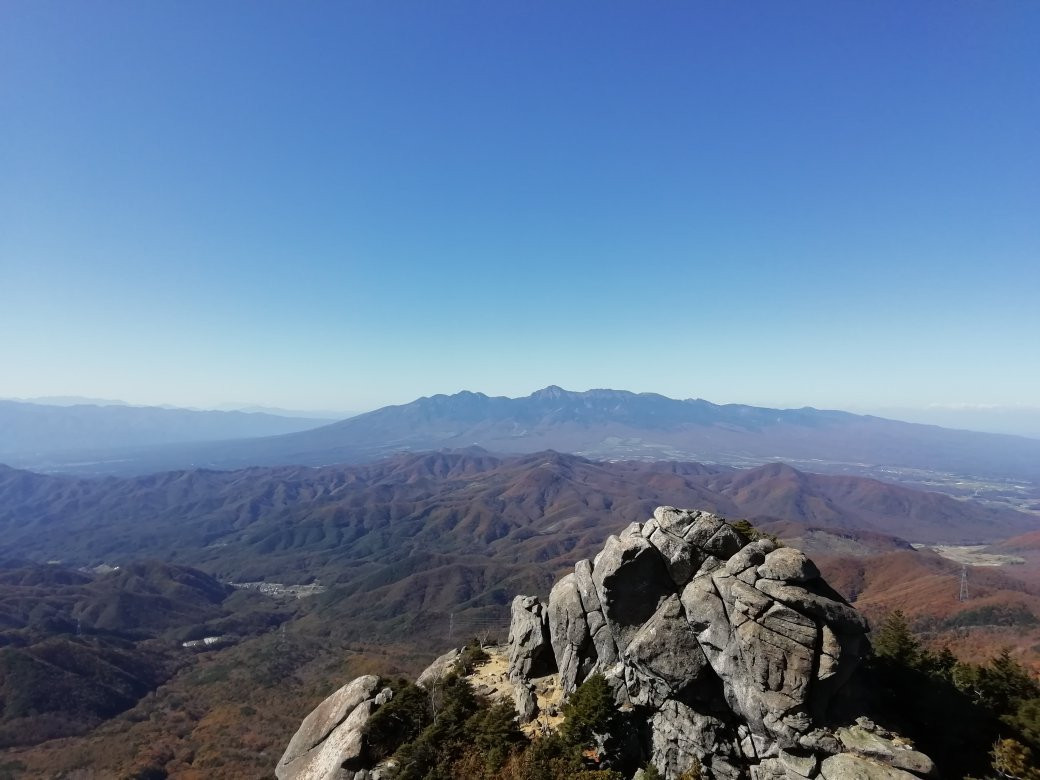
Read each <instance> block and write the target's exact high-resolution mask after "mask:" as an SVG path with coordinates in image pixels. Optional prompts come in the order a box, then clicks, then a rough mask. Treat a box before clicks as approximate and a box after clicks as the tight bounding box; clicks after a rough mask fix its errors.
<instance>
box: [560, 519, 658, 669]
mask: <svg viewBox="0 0 1040 780" xmlns="http://www.w3.org/2000/svg"><path fill="white" fill-rule="evenodd" d="M592 581H593V582H594V583H595V585H596V593H597V594H598V595H599V600H600V604H602V605H603V617H604V618H605V619H606V622H607V626H608V627H609V628H610V633H611V634H612V635H613V637H614V643H615V645H617V648H618V650H619V651H622V652H623V651H624V649H625V648H626V647H628V643H629V642H630V641H631V640H632V637H633V636H635V634H636V633H637V632H638V631H639V629H640V627H641V626H642V625H643V623H645V622H646V621H647V620H649V619H650V616H651V615H653V614H654V612H656V611H657V608H658V607H659V606H660V605H661V602H662V601H664V599H666V598H667V597H668V596H670V595H672V594H673V593H674V592H675V584H674V583H673V582H672V578H671V576H670V575H669V574H668V569H667V567H666V566H665V562H664V559H663V558H662V557H661V554H660V553H659V552H658V551H657V548H656V547H654V546H653V545H652V544H651V543H650V542H648V541H647V540H646V539H644V538H643V537H642V536H641V535H640V534H639V532H638V531H634V529H632V528H631V527H630V528H629V529H627V530H626V532H625V533H623V534H622V535H621V536H620V537H618V536H611V537H610V538H608V539H607V543H606V545H605V546H604V548H603V551H602V552H601V553H600V554H599V555H597V556H596V561H595V564H594V565H593V569H592ZM550 601H551V598H550Z"/></svg>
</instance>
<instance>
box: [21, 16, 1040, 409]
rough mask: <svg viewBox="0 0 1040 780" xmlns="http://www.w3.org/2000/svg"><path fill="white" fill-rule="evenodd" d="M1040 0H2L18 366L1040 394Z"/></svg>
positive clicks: (659, 388) (244, 376)
mask: <svg viewBox="0 0 1040 780" xmlns="http://www.w3.org/2000/svg"><path fill="white" fill-rule="evenodd" d="M1038 40H1040V4H1037V3H1031V2H1019V3H1014V2H948V3H934V2H913V1H911V2H905V1H903V0H900V2H879V3H863V2H840V1H839V2H834V1H833V0H828V2H813V3H810V2H793V3H773V2H746V3H731V2H725V3H723V2H717V3H716V2H650V3H632V2H627V3H621V2H605V1H604V0H598V1H597V2H587V3H581V2H565V3H560V2H532V1H530V0H525V1H524V2H511V1H509V0H503V2H492V3H488V2H474V3H460V2H445V1H439V2H436V3H430V2H385V1H380V2H336V3H327V4H326V3H307V4H296V3H292V4H290V3H275V2H241V3H237V2H177V3H174V2H152V3H134V2H121V3H112V2H92V3H69V2H63V3H56V2H41V1H40V0H32V1H31V2H22V1H21V0H7V2H5V3H3V4H0V328H2V332H3V334H4V338H3V340H2V342H0V396H37V395H68V394H79V395H89V396H100V397H115V398H122V399H125V400H128V401H131V402H138V403H174V404H182V405H210V404H216V403H219V402H222V401H230V400H234V401H249V402H254V403H264V404H270V405H277V406H283V407H291V408H338V409H366V408H372V407H375V406H379V405H382V404H384V403H398V402H404V401H408V400H411V399H412V398H415V397H417V396H420V395H427V394H432V393H437V392H454V391H457V390H459V389H462V388H466V389H472V390H483V391H484V392H488V393H492V394H506V395H520V394H527V393H529V392H531V391H532V390H534V389H536V388H538V387H542V386H545V385H548V384H559V385H562V386H564V387H568V388H572V389H586V388H589V387H604V386H606V387H616V388H625V389H631V390H640V391H644V390H646V391H656V392H661V393H665V394H667V395H671V396H676V397H703V398H707V399H709V400H712V401H716V402H744V403H755V404H762V405H780V406H801V405H807V404H808V405H814V406H821V407H838V408H854V409H865V408H881V407H925V406H928V405H930V404H985V405H997V406H1003V405H1034V406H1035V405H1040V354H1038V353H1040V295H1038V293H1040V47H1037V45H1036V42H1037V41H1038Z"/></svg>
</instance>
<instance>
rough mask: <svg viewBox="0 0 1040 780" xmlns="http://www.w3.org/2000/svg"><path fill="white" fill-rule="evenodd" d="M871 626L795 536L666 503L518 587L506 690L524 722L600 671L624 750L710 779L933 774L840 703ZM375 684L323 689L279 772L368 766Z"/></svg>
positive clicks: (908, 779) (350, 773)
mask: <svg viewBox="0 0 1040 780" xmlns="http://www.w3.org/2000/svg"><path fill="white" fill-rule="evenodd" d="M866 633H867V624H866V621H865V620H864V619H863V618H862V616H860V614H859V613H858V612H857V611H856V610H855V609H854V608H852V607H851V606H850V605H849V604H848V603H847V602H846V601H845V600H844V599H843V598H842V597H841V596H840V595H838V594H837V593H836V592H835V591H834V590H833V589H831V588H830V587H829V586H828V585H827V584H826V583H825V582H824V581H823V580H822V579H821V578H820V573H819V570H818V569H817V568H816V566H815V565H814V564H813V563H812V561H810V560H809V559H808V558H806V557H805V555H803V554H802V553H801V552H799V551H798V550H794V549H791V548H787V547H782V546H779V545H778V544H777V543H776V542H773V541H770V540H769V539H757V540H755V541H748V540H747V539H745V538H744V537H742V536H741V535H740V534H739V533H738V532H737V531H736V530H735V529H734V528H733V526H731V525H730V524H729V523H727V522H726V521H725V520H724V519H723V518H721V517H718V516H716V515H714V514H711V513H708V512H702V511H689V510H681V509H675V508H672V507H660V508H658V509H657V510H656V511H655V512H654V516H653V518H651V519H649V520H647V521H646V522H645V523H633V524H632V525H630V526H629V527H628V528H626V529H625V530H624V531H623V532H622V533H620V534H618V535H617V536H611V537H610V538H609V539H608V540H607V542H606V543H605V545H604V547H603V550H602V551H601V552H600V553H599V554H598V555H597V556H596V557H595V559H594V560H593V561H588V560H582V561H578V563H577V564H576V565H575V567H574V571H573V572H571V573H568V574H567V575H566V576H564V577H563V578H561V579H560V580H559V581H558V582H557V583H556V585H555V586H554V587H553V588H552V590H551V592H550V594H549V597H548V600H547V601H545V602H544V603H543V602H542V601H540V600H539V599H537V598H535V597H532V596H517V597H516V598H515V599H514V600H513V603H512V620H511V625H510V631H509V644H508V647H507V648H506V650H505V652H506V654H507V655H508V666H506V663H505V660H504V659H503V660H502V661H500V662H499V663H501V664H502V665H501V666H500V667H499V669H503V668H505V669H507V670H508V671H507V672H505V673H503V672H502V671H499V672H496V674H497V675H498V676H497V677H496V680H498V681H499V682H496V683H495V686H496V695H501V696H507V697H508V696H511V697H512V699H513V701H514V704H515V706H516V709H517V712H518V716H519V719H520V721H521V722H524V723H526V722H529V721H531V720H532V719H534V718H535V717H536V716H539V715H540V713H539V703H541V705H542V707H543V708H548V710H547V713H546V715H547V716H554V717H558V706H559V699H558V698H557V699H556V701H555V703H550V701H549V700H547V699H546V698H545V697H544V696H542V695H541V694H542V693H544V692H545V691H546V690H547V689H548V688H547V685H546V681H547V680H551V681H552V685H551V688H552V689H553V690H555V691H557V692H558V693H559V692H560V691H562V693H563V694H564V695H567V694H570V693H572V692H573V691H574V690H575V689H576V688H577V687H578V686H579V685H581V683H582V682H583V681H584V680H586V679H588V677H589V676H590V675H592V674H595V673H601V674H602V675H603V676H604V678H605V679H606V680H607V681H608V683H609V685H610V686H611V688H612V689H613V691H614V698H615V701H616V702H617V704H618V706H619V708H620V709H622V710H623V711H625V712H626V713H627V715H628V717H629V718H630V720H631V723H632V726H633V727H632V729H631V733H630V734H629V735H628V737H629V739H628V740H627V742H626V747H625V748H624V750H626V751H627V750H634V751H635V752H636V753H638V755H633V756H631V757H630V758H632V761H630V762H629V763H631V764H633V765H638V764H640V763H645V762H646V761H647V760H649V761H650V762H652V763H653V764H654V765H655V766H656V767H657V769H658V770H660V771H661V772H662V773H663V774H664V776H665V777H666V778H668V779H669V780H674V779H675V778H677V777H679V775H681V774H682V773H683V772H685V771H687V770H689V769H691V768H693V767H694V766H699V767H700V768H701V776H702V777H704V778H706V779H707V780H710V778H720V779H724V780H781V778H783V779H784V780H849V779H851V778H856V779H857V780H913V778H928V777H932V776H934V773H935V768H934V766H933V764H932V762H931V760H930V759H929V758H928V757H927V756H925V755H924V754H922V753H920V752H918V751H916V750H913V748H912V747H911V746H909V745H908V744H906V743H905V741H904V740H901V739H900V738H899V737H898V736H897V735H894V734H892V733H891V732H888V731H886V730H885V729H883V728H881V727H879V726H876V725H875V724H873V723H871V722H870V721H868V720H866V719H865V718H859V719H858V720H857V721H856V722H854V723H852V722H851V721H850V722H839V720H840V719H838V718H836V717H835V715H836V713H834V712H833V711H832V710H834V704H835V702H836V701H838V697H837V694H838V693H839V692H840V691H842V690H843V688H845V686H846V685H847V683H848V682H849V680H850V677H851V675H852V674H853V672H854V671H855V669H856V667H857V665H858V664H859V662H860V660H861V658H862V657H863V655H864V654H865V652H866V651H867V650H868V647H869V646H868V644H867V639H866ZM458 657H459V651H457V650H456V651H452V652H450V653H447V654H445V655H444V656H441V657H440V658H438V659H437V660H436V661H435V662H434V663H433V664H431V666H430V667H429V668H428V669H427V670H426V671H425V672H423V674H422V675H421V676H420V678H419V681H418V682H419V684H421V685H424V686H427V687H428V686H429V685H430V684H432V683H435V682H436V681H437V680H439V679H442V678H443V677H444V676H445V675H446V674H448V673H450V672H451V671H452V670H453V669H455V668H457V666H456V661H457V660H458ZM499 657H500V658H502V656H501V655H500V656H499ZM378 687H379V685H378V681H377V680H376V678H373V677H362V678H358V680H355V681H354V682H352V683H351V684H350V685H348V686H345V687H344V688H342V689H341V690H340V691H337V692H336V693H335V694H333V696H331V697H329V699H327V700H326V701H325V702H323V703H322V704H321V705H320V706H319V707H318V708H317V709H316V710H315V711H314V712H312V713H311V714H310V715H309V716H308V717H307V719H306V720H305V721H304V723H303V725H302V726H301V727H300V731H299V732H298V733H297V734H296V736H295V737H293V740H292V742H291V743H290V745H289V747H288V749H287V750H286V752H285V755H284V756H283V757H282V761H281V762H279V765H278V777H279V778H281V780H286V779H287V778H292V780H297V778H299V779H300V780H303V779H304V778H314V779H315V780H317V779H318V778H323V779H324V778H328V779H329V780H331V779H332V778H337V779H339V778H347V780H362V778H365V777H368V775H364V774H358V772H362V771H364V768H362V767H360V766H359V765H358V756H359V755H361V753H362V752H363V751H362V744H361V742H362V736H361V735H362V732H361V727H362V726H363V724H364V722H365V720H366V719H367V718H368V717H369V715H370V714H371V712H373V711H374V710H375V708H377V707H378V706H379V704H380V703H381V701H380V696H383V697H385V696H386V695H388V693H389V692H388V691H387V692H384V693H381V694H377V693H376V689H377V688H378ZM841 698H842V699H843V700H847V699H848V698H849V697H846V696H843V697H841ZM539 722H540V723H541V722H542V719H541V718H539ZM546 722H548V721H546Z"/></svg>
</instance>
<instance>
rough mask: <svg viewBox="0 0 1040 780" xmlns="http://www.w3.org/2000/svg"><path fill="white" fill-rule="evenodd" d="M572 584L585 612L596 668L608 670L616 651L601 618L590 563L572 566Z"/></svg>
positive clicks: (597, 594) (608, 630)
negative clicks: (575, 587)
mask: <svg viewBox="0 0 1040 780" xmlns="http://www.w3.org/2000/svg"><path fill="white" fill-rule="evenodd" d="M574 583H575V584H576V585H577V586H578V596H579V598H580V599H581V608H582V609H583V610H585V622H586V623H587V624H588V626H589V635H590V636H591V637H592V646H593V649H594V650H595V652H596V667H597V668H598V669H601V670H602V669H609V668H610V667H611V666H612V665H613V664H614V663H615V662H616V661H617V660H618V650H617V645H616V644H615V642H614V635H613V634H612V633H611V631H610V627H609V626H608V625H607V619H606V618H605V617H603V605H602V604H601V603H600V600H599V593H598V592H597V591H596V583H595V582H594V581H593V579H592V563H591V562H590V561H587V560H581V561H578V562H577V563H576V564H574Z"/></svg>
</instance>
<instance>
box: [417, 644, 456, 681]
mask: <svg viewBox="0 0 1040 780" xmlns="http://www.w3.org/2000/svg"><path fill="white" fill-rule="evenodd" d="M461 656H462V651H461V650H459V649H458V648H455V649H454V650H449V651H448V652H446V653H445V654H444V655H442V656H439V657H438V658H437V659H435V660H434V662H433V663H432V664H430V665H429V666H427V667H426V668H425V669H424V670H423V672H422V674H420V675H419V677H418V679H417V680H416V681H415V684H416V685H421V686H422V687H423V688H429V687H430V686H431V685H433V684H435V683H438V682H440V681H441V680H443V679H444V678H445V677H447V676H448V675H449V674H451V673H452V672H454V671H455V664H456V662H457V661H458V660H459V658H460V657H461Z"/></svg>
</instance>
